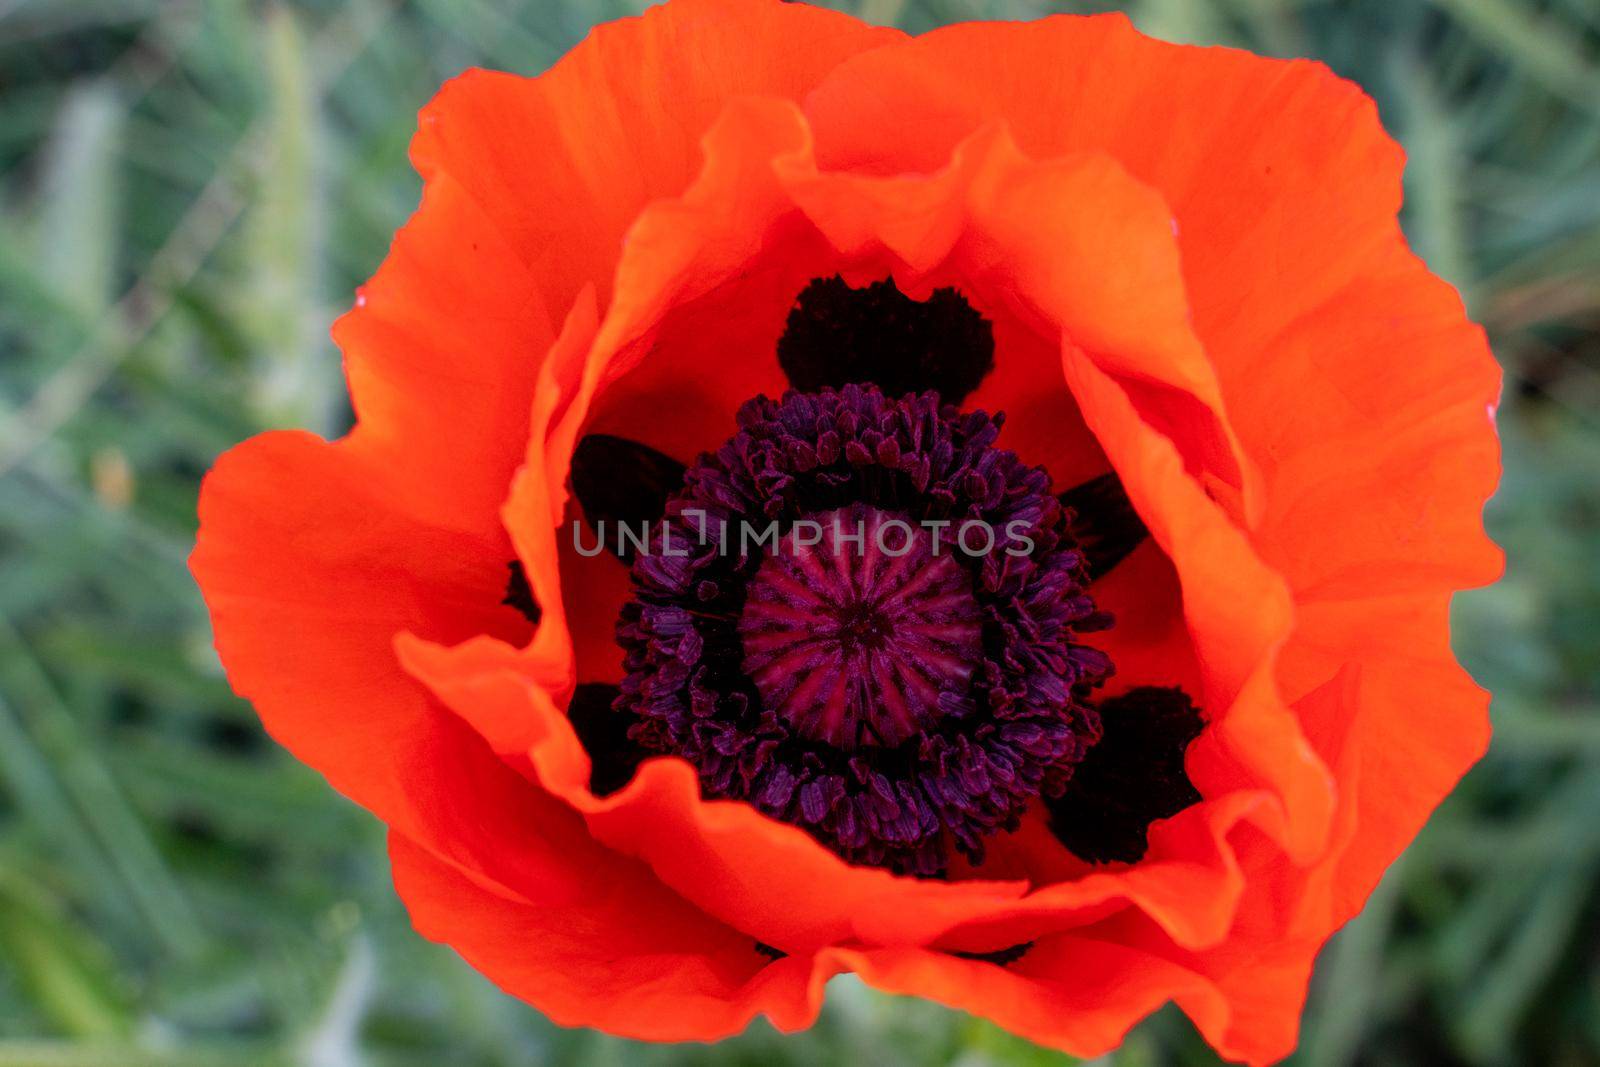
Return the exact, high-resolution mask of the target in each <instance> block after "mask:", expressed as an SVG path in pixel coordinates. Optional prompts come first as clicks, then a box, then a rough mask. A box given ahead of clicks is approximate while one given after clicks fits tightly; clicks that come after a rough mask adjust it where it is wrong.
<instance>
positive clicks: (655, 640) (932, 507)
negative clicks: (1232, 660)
mask: <svg viewBox="0 0 1600 1067" xmlns="http://www.w3.org/2000/svg"><path fill="white" fill-rule="evenodd" d="M1000 424H1001V420H1000V419H999V418H998V417H995V418H991V417H990V416H988V415H986V414H984V413H983V412H969V413H962V412H959V411H957V410H956V409H955V408H953V407H951V406H948V405H941V404H940V402H939V398H938V396H937V394H934V393H924V394H921V395H913V394H908V395H906V396H904V397H902V398H900V399H898V400H894V399H890V398H887V397H885V396H884V395H883V394H882V393H880V392H879V391H878V390H877V389H876V388H873V387H870V386H858V385H847V386H845V387H844V388H843V389H841V390H838V391H834V390H832V389H823V390H821V391H820V392H816V393H798V392H791V393H788V394H785V396H784V398H783V399H782V401H772V400H769V399H767V398H766V397H757V398H756V399H754V400H752V401H750V402H748V403H747V404H745V405H744V407H743V408H742V409H741V410H740V413H739V419H738V432H737V433H735V434H734V436H733V437H731V438H730V439H729V440H728V441H727V442H726V443H725V444H724V445H723V446H722V447H721V448H719V449H718V450H717V451H716V452H715V453H711V454H707V455H704V456H702V457H701V458H700V460H699V462H698V463H696V464H694V465H693V466H691V467H690V468H689V470H688V472H687V474H686V476H685V481H684V488H683V490H682V491H681V492H680V493H678V494H677V495H676V496H674V497H673V498H672V499H671V500H670V501H669V503H668V505H667V519H666V521H667V523H668V525H669V527H671V534H670V536H669V537H667V538H663V539H662V540H663V541H664V542H670V543H672V544H675V545H678V546H680V548H679V550H678V551H675V552H671V553H668V552H657V553H654V554H647V555H641V556H639V557H638V558H637V559H635V560H634V562H633V568H632V576H633V583H634V588H635V598H634V600H633V601H632V602H631V603H630V604H629V605H628V606H627V607H626V608H625V609H624V610H623V613H622V616H621V618H620V620H619V622H618V627H617V639H618V642H619V643H620V644H621V646H622V648H623V650H624V654H625V658H624V666H625V669H626V672H627V674H626V677H625V678H624V680H623V682H622V684H621V687H620V693H619V696H618V697H617V700H616V708H617V710H618V712H620V713H622V714H624V715H626V716H631V717H632V719H633V725H632V726H631V727H630V729H629V737H630V739H631V740H632V741H633V742H634V743H635V744H637V745H638V746H639V748H640V749H641V750H642V751H643V752H645V753H646V754H670V755H676V756H680V757H682V758H683V759H685V760H687V761H688V762H689V763H691V764H692V765H694V766H695V768H696V769H697V770H698V772H699V775H700V782H701V788H702V790H703V791H704V792H705V793H706V795H708V796H713V797H728V798H734V799H740V800H744V801H747V802H748V803H750V804H752V805H754V806H755V807H757V808H758V809H760V810H762V811H764V812H766V813H768V814H769V815H772V816H774V817H775V818H779V819H784V820H787V821H790V822H793V823H796V824H797V825H799V826H802V827H804V828H805V829H806V830H807V831H809V832H810V833H811V834H813V835H814V836H815V837H817V838H818V839H819V840H820V841H822V842H823V843H825V844H827V845H828V846H829V847H831V848H833V849H834V850H835V851H837V852H839V853H840V854H841V855H842V856H844V857H845V858H847V859H849V860H852V861H854V862H858V863H867V864H875V865H881V866H887V867H890V868H892V869H894V870H898V871H905V872H910V873H915V874H921V875H937V874H940V873H942V872H943V871H944V870H945V868H946V866H947V865H948V862H949V856H950V850H951V849H952V848H956V849H959V850H960V851H962V852H963V853H964V854H966V855H967V857H968V858H969V859H971V860H972V861H974V862H979V861H981V859H982V856H983V851H984V841H985V839H986V838H988V837H989V836H991V835H993V834H994V833H996V832H997V831H1000V830H1003V829H1011V828H1015V827H1016V826H1017V825H1018V823H1019V820H1020V817H1021V814H1022V812H1023V811H1024V809H1026V808H1027V806H1028V805H1029V803H1030V802H1032V801H1033V800H1034V799H1035V798H1037V797H1040V796H1045V797H1050V796H1054V795H1057V794H1059V793H1060V791H1061V790H1062V788H1063V787H1064V786H1065V784H1066V782H1067V780H1068V779H1069V778H1070V776H1071V774H1072V770H1073V768H1074V767H1075V766H1076V765H1077V763H1078V762H1079V761H1080V760H1081V759H1082V758H1083V756H1084V754H1085V752H1087V751H1088V749H1089V748H1090V746H1092V745H1093V744H1094V743H1095V741H1096V740H1098V738H1099V736H1100V724H1099V719H1098V717H1097V716H1096V714H1095V712H1094V711H1093V710H1092V708H1090V707H1089V706H1088V704H1087V702H1086V698H1087V696H1088V695H1089V693H1090V691H1091V690H1092V689H1093V688H1094V687H1096V686H1098V685H1099V684H1101V682H1103V681H1104V679H1105V678H1106V677H1107V676H1108V675H1109V674H1110V671H1111V664H1110V662H1109V661H1108V660H1107V659H1106V657H1105V656H1104V655H1103V654H1102V653H1100V652H1098V651H1097V650H1095V649H1093V648H1090V647H1088V646H1086V645H1084V644H1081V643H1080V642H1079V637H1080V635H1081V634H1083V633H1085V632H1088V631H1091V630H1095V629H1099V628H1103V627H1104V626H1106V625H1108V624H1109V620H1108V619H1107V618H1106V617H1105V616H1104V615H1102V614H1100V613H1099V612H1097V611H1096V610H1095V607H1094V604H1093V602H1092V600H1091V598H1090V597H1089V595H1088V593H1087V591H1086V585H1087V583H1088V577H1087V573H1086V570H1085V562H1084V556H1083V553H1082V552H1081V551H1080V550H1079V549H1078V547H1077V545H1076V543H1075V542H1074V541H1073V539H1072V536H1071V534H1070V533H1069V529H1068V524H1067V515H1066V513H1065V511H1064V510H1063V508H1062V505H1061V503H1060V501H1058V500H1057V499H1056V497H1055V496H1054V495H1053V493H1052V491H1051V484H1050V478H1049V476H1048V475H1047V474H1046V473H1045V472H1044V471H1043V470H1042V469H1040V468H1037V467H1030V466H1027V465H1026V464H1024V463H1023V462H1021V461H1020V460H1019V459H1018V458H1017V456H1016V455H1015V454H1013V453H1011V452H1008V451H1005V450H1003V449H1000V448H997V447H996V445H995V442H996V438H997V437H998V435H999V432H1000ZM752 534H753V536H752ZM681 546H689V547H688V548H683V547H681Z"/></svg>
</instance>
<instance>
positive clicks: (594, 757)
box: [567, 682, 644, 797]
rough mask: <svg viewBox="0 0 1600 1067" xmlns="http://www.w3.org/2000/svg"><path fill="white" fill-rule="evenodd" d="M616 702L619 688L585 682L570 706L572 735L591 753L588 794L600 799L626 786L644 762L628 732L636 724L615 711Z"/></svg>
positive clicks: (628, 717) (568, 708) (568, 712)
mask: <svg viewBox="0 0 1600 1067" xmlns="http://www.w3.org/2000/svg"><path fill="white" fill-rule="evenodd" d="M616 699H617V687H616V686H614V685H605V684H602V683H599V682H583V683H581V684H580V685H579V686H578V688H577V689H576V690H574V691H573V694H572V703H571V704H570V705H568V706H567V719H568V720H569V721H570V722H571V723H572V729H573V732H574V733H576V734H577V735H578V741H579V743H580V744H582V745H583V750H584V751H585V752H587V753H589V764H590V771H589V791H590V792H591V793H593V794H594V795H595V796H597V797H603V796H609V795H610V794H612V793H615V792H616V791H617V790H619V789H621V788H622V787H623V786H625V785H627V784H628V782H629V781H630V780H632V778H633V772H634V771H636V770H638V769H639V763H640V761H641V760H642V759H643V758H644V753H643V752H642V751H640V749H639V746H638V745H636V744H634V743H633V741H632V740H630V739H629V737H628V728H629V727H630V726H632V725H633V724H634V722H635V721H636V720H635V719H634V717H633V716H632V715H630V714H629V713H628V712H626V711H618V710H616V709H615V708H614V707H612V704H613V703H614V702H615V701H616Z"/></svg>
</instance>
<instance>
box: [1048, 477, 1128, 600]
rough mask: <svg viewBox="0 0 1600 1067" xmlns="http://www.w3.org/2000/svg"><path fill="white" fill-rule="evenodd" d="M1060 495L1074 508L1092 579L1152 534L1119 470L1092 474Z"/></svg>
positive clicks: (1076, 531) (1074, 521) (1076, 534)
mask: <svg viewBox="0 0 1600 1067" xmlns="http://www.w3.org/2000/svg"><path fill="white" fill-rule="evenodd" d="M1058 499H1059V500H1060V501H1061V503H1062V505H1063V506H1064V507H1067V508H1069V509H1070V510H1071V511H1072V519H1071V521H1070V523H1069V525H1070V526H1071V528H1072V536H1073V537H1074V538H1075V539H1076V540H1077V542H1078V547H1079V548H1081V549H1083V554H1084V557H1085V559H1086V560H1087V563H1088V567H1089V580H1090V581H1096V580H1098V579H1100V578H1104V577H1105V576H1106V575H1107V574H1109V573H1110V572H1111V569H1112V568H1113V567H1115V566H1116V565H1117V564H1119V563H1121V562H1122V561H1123V560H1124V559H1127V558H1128V554H1129V553H1130V552H1132V551H1133V550H1134V549H1136V548H1138V547H1139V546H1140V545H1141V544H1143V543H1144V539H1145V538H1147V537H1149V536H1150V531H1149V529H1147V528H1146V527H1145V524H1144V520H1143V519H1141V518H1139V513H1138V512H1137V511H1135V510H1133V503H1132V502H1131V501H1129V500H1128V494H1127V491H1126V490H1124V489H1123V488H1122V481H1121V480H1120V479H1119V478H1118V477H1117V476H1116V475H1115V474H1102V475H1100V477H1098V478H1090V479H1089V480H1088V481H1086V482H1084V483H1083V484H1082V485H1077V486H1074V487H1073V488H1071V489H1068V490H1067V491H1066V492H1065V493H1062V494H1061V495H1060V497H1059V498H1058Z"/></svg>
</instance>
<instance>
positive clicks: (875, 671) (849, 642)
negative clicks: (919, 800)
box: [738, 503, 983, 750]
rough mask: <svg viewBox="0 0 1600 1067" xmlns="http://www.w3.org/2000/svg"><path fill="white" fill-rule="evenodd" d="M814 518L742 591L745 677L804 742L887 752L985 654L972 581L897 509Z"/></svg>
mask: <svg viewBox="0 0 1600 1067" xmlns="http://www.w3.org/2000/svg"><path fill="white" fill-rule="evenodd" d="M812 521H813V522H814V523H816V528H818V529H819V532H818V536H819V537H820V541H819V542H818V543H816V544H811V543H809V538H808V537H803V536H801V530H800V529H796V530H795V531H792V532H791V533H790V535H789V536H787V537H785V538H784V539H783V540H782V541H780V542H779V543H778V544H777V545H775V546H773V549H771V550H769V551H768V552H767V554H766V556H765V558H764V559H762V561H761V564H760V566H759V567H758V568H757V570H756V573H755V575H754V576H753V577H752V578H751V580H750V582H749V584H748V586H747V587H746V599H745V604H744V613H743V614H742V615H741V617H740V619H739V626H738V629H739V636H740V638H741V639H742V641H743V643H744V661H743V666H744V672H745V673H746V674H747V675H748V676H749V677H750V679H751V681H752V682H754V683H755V687H756V689H757V690H758V691H759V692H760V694H761V699H762V702H763V703H764V704H765V705H766V706H767V707H769V708H771V709H773V710H774V711H776V712H777V713H778V714H779V715H781V716H783V718H784V719H785V720H786V721H787V722H788V724H789V726H790V727H792V728H793V729H794V731H795V732H796V733H797V734H799V735H800V736H802V737H806V738H809V739H811V740H813V741H821V742H825V743H827V744H829V745H832V746H833V747H835V748H838V749H842V750H851V749H855V748H858V747H867V746H877V747H883V748H893V747H895V746H897V745H900V744H903V743H904V742H906V741H908V740H910V739H911V738H912V737H915V736H916V735H917V733H918V732H920V731H922V730H926V729H928V728H930V727H932V726H933V725H934V724H935V723H936V722H937V721H938V720H939V718H940V717H941V715H942V714H943V711H942V709H941V707H940V701H941V698H943V699H945V700H946V701H947V702H949V701H954V700H960V699H962V698H963V697H964V696H965V694H966V692H967V690H968V688H969V687H970V685H971V682H972V674H973V669H974V667H975V666H976V665H977V664H978V663H979V662H980V661H981V660H982V652H983V640H982V613H981V610H980V609H979V607H978V603H977V601H976V600H975V599H974V598H973V591H972V578H971V576H970V575H969V574H968V572H967V570H966V568H965V567H964V566H962V564H961V563H960V562H958V561H957V559H956V557H955V554H954V553H955V546H954V545H939V544H937V543H936V542H935V532H934V531H931V530H930V529H928V528H927V527H922V526H913V525H912V524H911V523H910V522H909V521H908V518H907V515H906V514H905V513H904V512H893V511H885V510H883V509H881V508H876V507H871V506H869V505H865V504H860V503H857V504H852V505H850V506H849V507H845V508H836V509H834V510H832V511H827V512H822V513H820V514H818V515H816V516H815V517H814V519H813V520H812ZM807 529H808V530H809V529H811V528H809V527H808V528H807Z"/></svg>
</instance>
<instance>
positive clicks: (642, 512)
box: [572, 433, 685, 564]
mask: <svg viewBox="0 0 1600 1067" xmlns="http://www.w3.org/2000/svg"><path fill="white" fill-rule="evenodd" d="M684 469H685V468H684V465H683V464H682V463H679V462H678V461H677V460H675V459H673V458H672V457H671V456H669V455H666V454H665V453H662V452H657V451H656V450H655V449H653V448H651V447H650V446H649V445H641V444H640V443H639V442H637V441H630V440H628V439H627V438H626V437H613V436H612V435H611V434H604V433H592V434H589V435H587V436H585V437H583V438H582V439H580V440H579V441H578V447H577V448H576V449H574V450H573V453H572V493H573V495H574V496H576V497H577V498H578V504H579V505H580V506H581V507H582V508H583V517H584V519H585V520H586V521H587V522H588V523H589V526H590V527H591V528H592V529H593V530H595V531H597V532H603V533H604V538H603V539H604V541H605V543H606V548H607V549H608V550H609V551H610V552H612V553H613V554H614V555H617V556H618V557H619V558H620V559H621V560H622V561H623V562H624V563H629V564H631V563H632V562H633V557H634V555H635V553H634V551H633V546H632V545H629V544H622V545H619V544H618V538H617V525H618V524H619V523H621V524H622V525H625V526H627V527H628V528H629V529H630V530H633V531H635V532H640V531H642V529H643V528H644V527H646V526H651V525H652V524H655V523H658V522H660V521H661V518H662V516H663V515H665V514H666V511H667V501H668V500H669V499H670V498H671V497H672V495H673V494H674V493H676V492H677V491H678V490H680V489H682V488H683V472H684ZM601 523H604V524H605V525H604V526H601Z"/></svg>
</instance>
